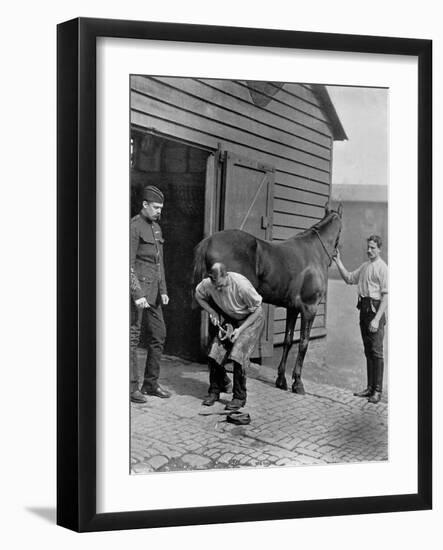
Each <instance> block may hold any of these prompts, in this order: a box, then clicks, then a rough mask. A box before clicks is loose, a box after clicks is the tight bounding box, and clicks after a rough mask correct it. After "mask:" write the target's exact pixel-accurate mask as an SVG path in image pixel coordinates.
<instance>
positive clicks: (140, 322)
mask: <svg viewBox="0 0 443 550" xmlns="http://www.w3.org/2000/svg"><path fill="white" fill-rule="evenodd" d="M142 331H143V334H142ZM140 340H142V341H143V342H144V343H145V344H146V349H147V351H148V354H147V356H146V363H145V371H144V376H143V387H142V389H143V390H147V391H149V392H152V391H155V390H156V389H157V388H158V386H159V383H158V378H159V375H160V360H161V356H162V353H163V347H164V344H165V340H166V325H165V321H164V319H163V311H162V306H161V301H160V296H159V297H158V299H157V301H156V304H155V305H151V306H150V307H149V308H145V309H138V308H137V307H136V305H135V304H134V301H133V300H132V299H131V330H130V377H131V380H130V385H131V387H130V391H131V392H134V391H136V390H138V389H139V386H138V366H137V347H138V345H139V343H140Z"/></svg>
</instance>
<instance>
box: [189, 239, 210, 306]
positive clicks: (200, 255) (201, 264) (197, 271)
mask: <svg viewBox="0 0 443 550" xmlns="http://www.w3.org/2000/svg"><path fill="white" fill-rule="evenodd" d="M209 239H210V237H206V239H203V240H202V241H200V242H199V243H198V245H197V246H196V247H195V248H194V268H193V270H192V281H191V284H192V291H191V292H192V298H193V301H192V305H193V307H195V306H196V305H197V304H196V302H195V299H194V291H195V287H196V286H197V285H198V283H199V282H200V281H201V280H202V279H203V278H204V276H205V275H206V272H207V268H206V252H207V250H208V246H209Z"/></svg>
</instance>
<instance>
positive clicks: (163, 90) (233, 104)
mask: <svg viewBox="0 0 443 550" xmlns="http://www.w3.org/2000/svg"><path fill="white" fill-rule="evenodd" d="M271 89H272V88H271ZM275 90H276V93H275V95H273V97H272V99H271V100H270V101H269V103H268V104H267V105H266V106H264V107H260V106H257V105H255V104H254V103H253V102H252V100H251V96H250V92H249V89H248V87H247V85H246V83H245V82H243V81H231V80H212V79H211V80H206V79H191V78H173V77H148V76H133V77H132V78H131V122H132V123H133V124H135V125H137V126H140V127H143V128H152V129H155V130H156V131H158V132H161V133H164V134H169V135H174V136H176V137H178V138H180V139H184V140H187V141H190V142H193V143H196V144H200V145H203V146H205V147H211V148H213V149H216V148H217V146H218V144H221V146H222V147H223V148H224V149H226V150H229V151H232V152H233V153H236V154H239V155H242V156H245V157H248V158H251V159H254V160H257V161H259V162H263V163H266V164H271V165H272V166H275V168H276V174H275V190H274V215H273V240H274V241H275V242H279V241H282V240H285V239H287V238H289V237H291V236H292V235H294V234H295V233H297V232H298V231H300V230H303V229H306V228H308V227H310V226H311V225H313V224H314V223H315V222H316V221H318V220H319V219H321V218H322V217H323V213H324V204H325V203H326V201H327V200H328V198H329V194H330V182H331V153H332V133H331V129H330V126H329V125H328V122H327V117H326V115H325V113H324V112H323V111H322V109H321V107H320V105H319V102H318V100H317V99H316V97H315V95H314V94H313V92H312V90H311V89H310V87H309V86H305V85H302V84H285V85H284V87H283V88H282V89H278V88H277V87H276V88H275ZM285 317H286V314H285V311H284V309H282V308H276V309H275V317H274V319H275V323H274V342H275V343H276V344H279V343H281V342H282V341H283V335H284V325H285V321H284V320H285ZM298 328H299V321H298V322H297V327H296V331H297V333H296V334H295V338H298ZM322 334H325V305H324V304H322V305H321V306H320V311H319V313H318V315H317V318H316V320H315V324H314V329H313V331H312V335H313V336H319V335H322Z"/></svg>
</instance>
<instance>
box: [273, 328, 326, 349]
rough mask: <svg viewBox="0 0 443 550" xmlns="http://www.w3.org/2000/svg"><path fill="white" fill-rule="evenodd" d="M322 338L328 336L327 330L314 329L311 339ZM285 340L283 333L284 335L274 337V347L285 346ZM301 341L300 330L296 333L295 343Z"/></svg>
mask: <svg viewBox="0 0 443 550" xmlns="http://www.w3.org/2000/svg"><path fill="white" fill-rule="evenodd" d="M321 336H326V328H325V327H324V326H323V327H318V328H317V327H314V328H313V329H312V330H311V337H310V339H311V340H312V339H313V338H320V337H321ZM284 338H285V335H284V334H283V333H282V334H275V335H274V346H281V345H282V344H283V340H284ZM299 339H300V330H297V331H294V342H296V341H297V340H299Z"/></svg>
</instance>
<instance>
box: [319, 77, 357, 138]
mask: <svg viewBox="0 0 443 550" xmlns="http://www.w3.org/2000/svg"><path fill="white" fill-rule="evenodd" d="M311 90H312V92H313V94H314V95H315V96H316V97H317V99H318V100H319V101H320V103H321V105H322V107H323V109H324V110H325V112H326V114H327V115H328V118H329V121H330V123H331V128H332V136H333V138H334V141H345V140H347V139H348V136H347V135H346V132H345V129H344V128H343V125H342V123H341V121H340V118H339V116H338V114H337V111H336V110H335V107H334V104H333V103H332V100H331V97H330V96H329V93H328V90H327V89H326V86H325V85H324V84H311Z"/></svg>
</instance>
